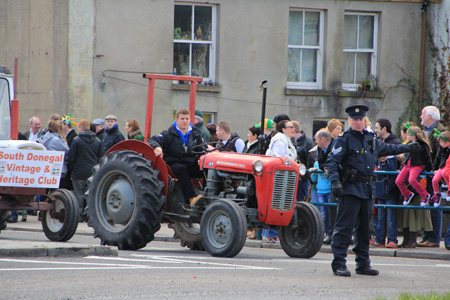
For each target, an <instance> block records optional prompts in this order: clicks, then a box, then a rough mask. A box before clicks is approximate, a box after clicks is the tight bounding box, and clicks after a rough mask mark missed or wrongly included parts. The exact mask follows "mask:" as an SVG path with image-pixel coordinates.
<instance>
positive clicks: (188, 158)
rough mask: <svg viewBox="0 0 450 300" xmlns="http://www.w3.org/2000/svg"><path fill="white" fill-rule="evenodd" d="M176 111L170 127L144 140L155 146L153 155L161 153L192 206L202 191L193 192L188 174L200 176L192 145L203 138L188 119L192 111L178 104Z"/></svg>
mask: <svg viewBox="0 0 450 300" xmlns="http://www.w3.org/2000/svg"><path fill="white" fill-rule="evenodd" d="M176 114H177V118H176V120H175V121H174V122H173V124H172V125H170V127H169V129H168V130H164V131H163V132H161V133H160V135H158V136H156V135H155V136H153V137H151V138H149V139H148V141H147V144H149V145H150V146H151V147H153V148H154V149H155V154H156V156H159V155H161V156H162V157H163V158H164V161H165V162H166V163H167V164H168V165H169V166H170V168H171V169H172V171H173V173H174V174H175V175H176V176H177V178H178V183H179V185H180V188H181V191H182V193H183V196H184V201H185V202H186V203H187V204H189V205H191V206H193V205H195V203H196V202H197V201H198V199H200V198H201V197H203V195H198V196H196V195H195V191H194V188H193V186H192V184H191V177H192V178H201V177H203V173H202V172H201V171H200V168H199V166H198V157H197V155H196V154H195V153H192V151H191V148H192V147H193V146H197V145H201V144H204V143H205V142H204V140H203V138H202V132H201V131H200V129H198V128H197V127H195V126H193V125H192V124H191V123H190V115H191V113H190V111H189V110H188V109H185V108H181V109H179V110H177V113H176ZM195 150H197V151H199V150H201V149H195Z"/></svg>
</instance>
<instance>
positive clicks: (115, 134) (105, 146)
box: [102, 124, 125, 154]
mask: <svg viewBox="0 0 450 300" xmlns="http://www.w3.org/2000/svg"><path fill="white" fill-rule="evenodd" d="M123 140H125V138H124V137H123V135H122V133H121V132H120V130H119V127H118V126H117V124H115V125H114V127H113V128H106V137H105V140H104V141H103V143H102V150H103V154H105V153H106V152H107V151H108V150H109V148H111V147H112V146H114V145H115V144H117V143H119V142H121V141H123Z"/></svg>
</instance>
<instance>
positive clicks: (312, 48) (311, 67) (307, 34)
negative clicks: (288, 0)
mask: <svg viewBox="0 0 450 300" xmlns="http://www.w3.org/2000/svg"><path fill="white" fill-rule="evenodd" d="M322 48H323V11H318V10H297V9H295V10H290V11H289V33H288V61H287V64H288V67H287V72H288V73H287V86H288V88H306V89H321V88H322V53H323V49H322Z"/></svg>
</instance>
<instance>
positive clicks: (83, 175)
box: [68, 130, 103, 180]
mask: <svg viewBox="0 0 450 300" xmlns="http://www.w3.org/2000/svg"><path fill="white" fill-rule="evenodd" d="M102 155H103V152H102V147H101V142H100V140H99V139H98V138H97V137H96V136H95V133H94V132H92V131H90V130H85V131H82V132H80V134H79V135H78V136H77V137H76V138H74V139H73V141H72V145H71V146H70V149H69V154H68V162H69V166H70V167H71V170H72V179H83V180H86V179H88V178H89V177H90V176H91V175H92V168H93V167H94V166H95V165H96V164H98V161H99V160H100V158H101V157H102Z"/></svg>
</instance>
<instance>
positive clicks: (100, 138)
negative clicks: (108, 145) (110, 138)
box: [95, 128, 107, 143]
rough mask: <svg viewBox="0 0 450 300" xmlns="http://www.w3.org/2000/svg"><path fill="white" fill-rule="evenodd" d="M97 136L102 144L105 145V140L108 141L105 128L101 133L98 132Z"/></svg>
mask: <svg viewBox="0 0 450 300" xmlns="http://www.w3.org/2000/svg"><path fill="white" fill-rule="evenodd" d="M95 135H96V136H97V138H98V139H99V140H100V142H102V143H103V142H104V141H105V139H106V136H107V134H106V131H105V128H103V129H102V130H100V131H99V132H97V133H96V134H95Z"/></svg>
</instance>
